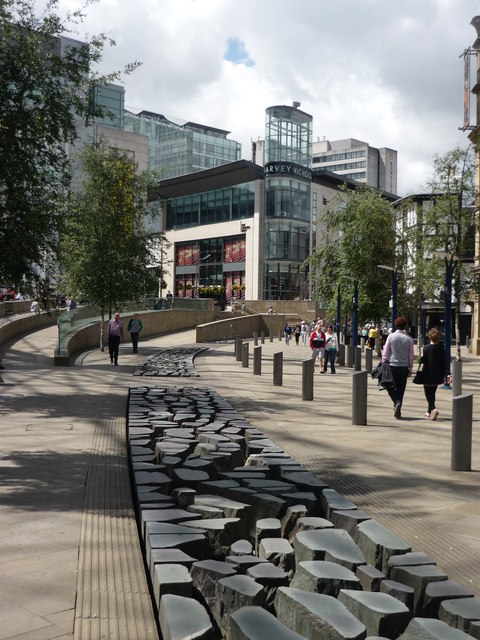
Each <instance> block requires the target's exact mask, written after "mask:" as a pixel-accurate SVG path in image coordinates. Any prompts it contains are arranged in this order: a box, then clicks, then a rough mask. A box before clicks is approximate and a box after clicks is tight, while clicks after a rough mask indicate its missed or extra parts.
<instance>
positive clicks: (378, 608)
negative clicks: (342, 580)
mask: <svg viewBox="0 0 480 640" xmlns="http://www.w3.org/2000/svg"><path fill="white" fill-rule="evenodd" d="M338 599H339V601H340V602H342V603H343V604H344V605H345V606H346V607H347V609H348V610H349V611H350V612H351V613H352V614H353V615H354V616H355V617H356V618H357V619H358V620H360V622H362V623H363V624H364V625H365V627H366V629H367V633H368V634H369V635H379V636H386V637H387V638H395V637H396V636H397V635H398V634H399V633H401V632H402V631H403V630H404V629H405V628H406V627H407V625H408V623H409V622H410V620H411V617H412V614H411V613H410V610H409V609H408V607H406V606H405V605H404V604H403V603H402V602H399V601H398V600H397V599H396V598H393V597H392V596H389V595H387V594H386V593H375V592H372V591H356V590H355V591H352V590H349V589H343V590H342V591H340V593H339V595H338Z"/></svg>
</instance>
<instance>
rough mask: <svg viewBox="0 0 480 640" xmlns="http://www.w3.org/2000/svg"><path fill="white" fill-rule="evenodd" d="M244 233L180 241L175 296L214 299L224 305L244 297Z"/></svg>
mask: <svg viewBox="0 0 480 640" xmlns="http://www.w3.org/2000/svg"><path fill="white" fill-rule="evenodd" d="M245 252H246V243H245V236H244V235H236V236H228V237H221V238H207V239H205V240H198V241H189V242H182V243H177V244H176V245H175V295H176V296H178V297H180V298H197V297H198V298H203V297H205V298H207V297H208V298H214V299H215V300H216V301H217V302H218V303H219V304H220V305H221V306H222V307H224V306H225V304H229V303H230V302H231V300H232V298H236V299H241V298H244V297H245Z"/></svg>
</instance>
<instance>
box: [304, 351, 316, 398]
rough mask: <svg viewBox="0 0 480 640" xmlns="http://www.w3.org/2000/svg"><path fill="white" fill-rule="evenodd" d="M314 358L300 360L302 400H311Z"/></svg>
mask: <svg viewBox="0 0 480 640" xmlns="http://www.w3.org/2000/svg"><path fill="white" fill-rule="evenodd" d="M314 371H315V360H314V359H313V358H309V359H308V360H303V361H302V400H313V377H314Z"/></svg>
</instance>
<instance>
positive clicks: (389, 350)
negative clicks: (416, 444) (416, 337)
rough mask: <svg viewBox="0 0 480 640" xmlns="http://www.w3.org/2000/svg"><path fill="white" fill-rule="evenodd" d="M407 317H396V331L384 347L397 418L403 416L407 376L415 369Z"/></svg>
mask: <svg viewBox="0 0 480 640" xmlns="http://www.w3.org/2000/svg"><path fill="white" fill-rule="evenodd" d="M406 326H407V319H406V318H405V316H399V317H398V318H396V319H395V331H394V332H393V333H391V334H390V335H389V336H388V338H387V341H386V342H385V347H384V349H383V355H382V362H388V363H389V364H390V369H391V371H392V376H393V380H394V382H395V386H394V387H392V388H388V389H387V391H388V395H389V396H390V398H391V399H392V401H393V415H394V416H395V418H396V419H397V420H399V419H400V418H401V417H402V403H403V395H404V393H405V388H406V386H407V378H409V377H410V376H411V375H412V369H413V340H412V338H411V337H410V336H409V335H408V333H407V332H406V331H405V328H406Z"/></svg>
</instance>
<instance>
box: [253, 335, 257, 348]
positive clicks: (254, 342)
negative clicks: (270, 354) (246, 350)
mask: <svg viewBox="0 0 480 640" xmlns="http://www.w3.org/2000/svg"><path fill="white" fill-rule="evenodd" d="M253 344H254V345H255V346H257V345H258V331H254V332H253Z"/></svg>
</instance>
